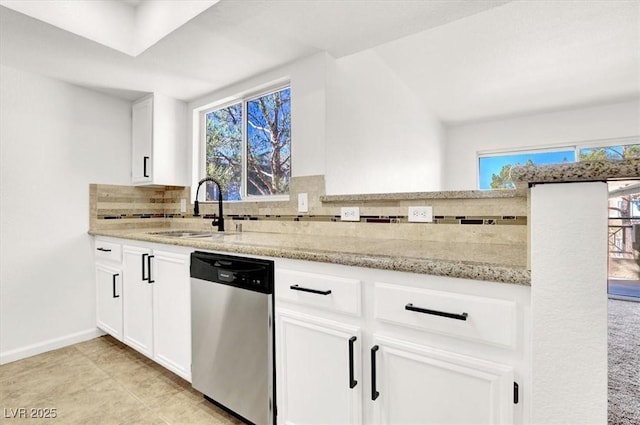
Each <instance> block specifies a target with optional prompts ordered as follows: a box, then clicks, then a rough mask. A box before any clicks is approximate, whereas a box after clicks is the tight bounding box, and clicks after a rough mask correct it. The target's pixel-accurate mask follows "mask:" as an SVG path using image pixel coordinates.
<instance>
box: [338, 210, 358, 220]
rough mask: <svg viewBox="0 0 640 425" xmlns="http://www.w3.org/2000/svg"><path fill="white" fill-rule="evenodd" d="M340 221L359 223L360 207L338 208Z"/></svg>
mask: <svg viewBox="0 0 640 425" xmlns="http://www.w3.org/2000/svg"><path fill="white" fill-rule="evenodd" d="M340 220H341V221H360V207H342V208H340Z"/></svg>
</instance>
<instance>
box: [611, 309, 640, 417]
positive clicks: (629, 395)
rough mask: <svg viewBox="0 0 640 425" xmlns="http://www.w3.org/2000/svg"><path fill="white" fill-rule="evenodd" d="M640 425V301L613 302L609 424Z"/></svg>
mask: <svg viewBox="0 0 640 425" xmlns="http://www.w3.org/2000/svg"><path fill="white" fill-rule="evenodd" d="M638 424H640V302H632V301H619V300H609V425H638Z"/></svg>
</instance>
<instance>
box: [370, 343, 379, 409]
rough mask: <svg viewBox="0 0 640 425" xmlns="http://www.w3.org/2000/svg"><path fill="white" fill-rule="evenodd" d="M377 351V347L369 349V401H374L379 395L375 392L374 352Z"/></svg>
mask: <svg viewBox="0 0 640 425" xmlns="http://www.w3.org/2000/svg"><path fill="white" fill-rule="evenodd" d="M379 349H380V347H378V346H377V345H374V346H373V347H371V400H375V399H376V398H378V396H379V395H380V393H379V392H378V391H377V390H376V352H377V351H378V350H379Z"/></svg>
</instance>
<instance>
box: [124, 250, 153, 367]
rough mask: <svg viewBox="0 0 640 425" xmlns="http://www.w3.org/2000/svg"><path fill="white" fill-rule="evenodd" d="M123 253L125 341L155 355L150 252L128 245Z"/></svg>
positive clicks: (144, 352) (146, 353) (137, 348)
mask: <svg viewBox="0 0 640 425" xmlns="http://www.w3.org/2000/svg"><path fill="white" fill-rule="evenodd" d="M122 255H123V269H124V270H123V272H124V284H123V290H122V293H123V321H124V332H123V335H124V340H123V341H124V342H125V343H126V344H128V345H130V346H131V347H133V348H135V349H136V350H138V351H140V352H141V353H142V354H144V355H146V356H148V357H152V356H153V282H154V276H153V273H152V270H150V264H151V258H152V257H151V258H150V255H151V252H150V250H149V249H146V248H139V247H135V246H129V245H125V246H124V247H123V249H122Z"/></svg>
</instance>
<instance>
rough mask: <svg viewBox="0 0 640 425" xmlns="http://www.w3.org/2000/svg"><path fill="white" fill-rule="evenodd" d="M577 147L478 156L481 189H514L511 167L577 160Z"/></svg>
mask: <svg viewBox="0 0 640 425" xmlns="http://www.w3.org/2000/svg"><path fill="white" fill-rule="evenodd" d="M575 160H576V152H575V148H567V149H562V150H554V151H548V150H547V151H530V152H511V153H508V154H501V155H487V156H480V157H479V158H478V170H479V180H478V182H479V187H480V189H513V188H514V187H515V186H514V184H513V182H512V181H511V176H510V171H511V167H514V166H516V165H529V164H535V165H542V164H558V163H562V162H575Z"/></svg>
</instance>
